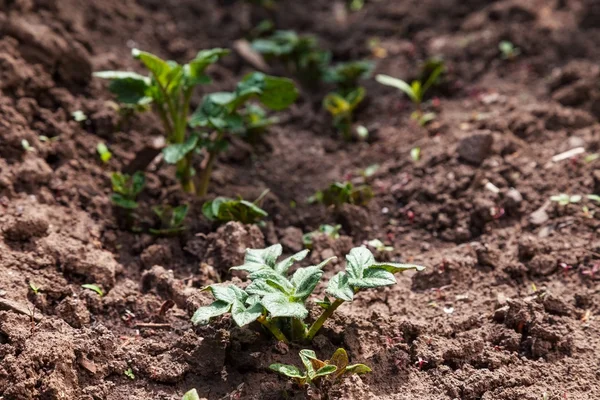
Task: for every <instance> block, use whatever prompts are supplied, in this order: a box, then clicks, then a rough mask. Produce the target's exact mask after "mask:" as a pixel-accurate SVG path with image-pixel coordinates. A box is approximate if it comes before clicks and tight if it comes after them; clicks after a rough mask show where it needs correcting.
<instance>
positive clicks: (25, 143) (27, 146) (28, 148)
mask: <svg viewBox="0 0 600 400" xmlns="http://www.w3.org/2000/svg"><path fill="white" fill-rule="evenodd" d="M21 146H22V147H23V149H24V150H25V151H35V148H33V147H31V145H30V144H29V141H27V139H23V140H21Z"/></svg>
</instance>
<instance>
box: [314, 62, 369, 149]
mask: <svg viewBox="0 0 600 400" xmlns="http://www.w3.org/2000/svg"><path fill="white" fill-rule="evenodd" d="M374 67H375V65H374V64H373V63H372V62H371V61H352V62H347V63H340V64H337V65H335V66H333V67H329V68H328V69H327V70H326V71H325V74H324V77H323V80H324V81H325V82H328V83H334V84H335V85H337V89H336V90H335V91H334V92H331V93H329V94H328V95H327V96H326V97H325V99H324V100H323V108H325V109H326V110H327V111H329V113H330V114H331V116H332V117H333V126H334V127H335V128H336V129H337V130H338V131H339V132H340V133H341V134H342V137H343V138H344V140H346V141H350V140H352V133H351V128H352V122H353V120H354V117H353V114H354V111H355V110H356V108H357V107H358V106H359V104H360V103H361V102H362V101H363V100H364V98H365V95H366V90H365V88H363V87H360V86H358V81H359V80H361V79H366V78H369V77H370V76H371V73H372V72H373V68H374ZM367 135H368V132H367Z"/></svg>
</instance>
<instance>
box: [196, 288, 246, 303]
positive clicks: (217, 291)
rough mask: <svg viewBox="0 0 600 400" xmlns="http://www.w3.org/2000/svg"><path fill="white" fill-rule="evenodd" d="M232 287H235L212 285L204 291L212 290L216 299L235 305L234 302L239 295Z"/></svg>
mask: <svg viewBox="0 0 600 400" xmlns="http://www.w3.org/2000/svg"><path fill="white" fill-rule="evenodd" d="M232 287H235V286H223V285H210V286H207V287H206V288H204V289H202V290H210V292H211V293H212V295H213V296H214V297H215V299H217V300H220V301H223V302H225V303H228V304H233V302H234V301H236V300H237V295H236V292H235V291H234V290H233V289H232ZM244 300H245V299H244Z"/></svg>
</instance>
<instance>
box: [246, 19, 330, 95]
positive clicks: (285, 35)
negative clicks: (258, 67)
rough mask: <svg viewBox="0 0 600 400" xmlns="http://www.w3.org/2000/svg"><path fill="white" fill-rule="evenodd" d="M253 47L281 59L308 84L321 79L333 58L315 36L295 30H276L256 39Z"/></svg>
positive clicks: (270, 57) (272, 57)
mask: <svg viewBox="0 0 600 400" xmlns="http://www.w3.org/2000/svg"><path fill="white" fill-rule="evenodd" d="M252 48H253V49H254V50H256V51H257V52H258V53H260V54H262V55H264V56H265V57H266V58H267V59H278V60H281V61H282V62H283V63H284V64H285V66H286V68H287V69H288V70H289V71H290V72H291V73H292V74H294V75H296V76H297V77H298V79H300V81H301V82H302V83H303V84H305V85H307V86H314V85H315V84H317V83H318V82H319V81H320V80H321V78H322V76H323V73H324V71H325V69H326V68H327V66H328V65H329V62H330V60H331V54H330V53H329V52H328V51H324V50H321V49H320V48H319V45H318V41H317V39H316V38H315V37H314V36H310V35H298V34H297V33H296V32H294V31H275V32H274V33H273V34H272V35H271V36H269V37H266V38H260V39H256V40H254V41H253V42H252Z"/></svg>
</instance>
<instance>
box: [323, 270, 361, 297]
mask: <svg viewBox="0 0 600 400" xmlns="http://www.w3.org/2000/svg"><path fill="white" fill-rule="evenodd" d="M325 292H326V293H327V294H328V295H330V296H333V297H335V298H336V299H340V300H344V301H352V299H353V298H354V290H353V289H352V288H351V287H350V284H349V283H348V274H346V273H345V272H338V273H337V274H336V275H334V276H333V277H332V278H331V279H330V280H329V283H328V284H327V289H326V290H325Z"/></svg>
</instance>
